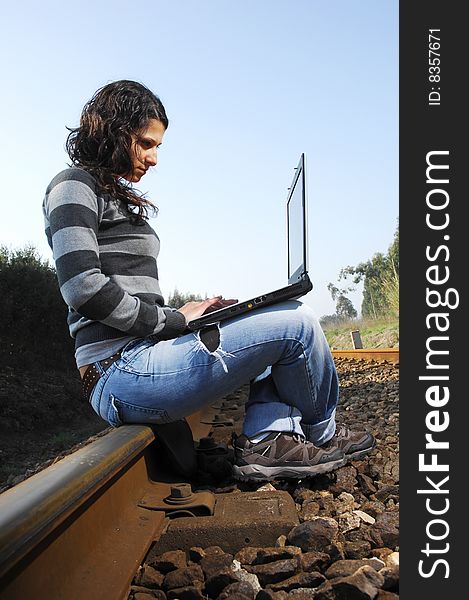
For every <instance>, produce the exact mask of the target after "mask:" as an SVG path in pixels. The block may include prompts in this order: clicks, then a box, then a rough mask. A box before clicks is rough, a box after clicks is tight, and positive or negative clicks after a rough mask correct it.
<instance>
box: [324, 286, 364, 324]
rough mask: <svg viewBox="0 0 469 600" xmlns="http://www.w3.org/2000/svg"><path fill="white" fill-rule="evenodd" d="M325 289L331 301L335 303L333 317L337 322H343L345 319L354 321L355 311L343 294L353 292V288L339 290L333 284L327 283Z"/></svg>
mask: <svg viewBox="0 0 469 600" xmlns="http://www.w3.org/2000/svg"><path fill="white" fill-rule="evenodd" d="M327 289H328V290H329V292H330V293H331V296H332V300H333V301H334V302H335V303H336V305H335V316H336V317H337V320H339V321H345V320H347V319H356V317H357V311H356V310H355V308H354V306H353V304H352V302H351V301H350V300H349V298H347V296H346V295H345V294H347V293H348V292H353V290H354V288H353V287H348V288H343V289H339V288H338V287H336V286H335V285H334V284H333V283H329V284H328V286H327Z"/></svg>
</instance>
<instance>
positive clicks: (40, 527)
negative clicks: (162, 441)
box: [0, 425, 155, 577]
mask: <svg viewBox="0 0 469 600" xmlns="http://www.w3.org/2000/svg"><path fill="white" fill-rule="evenodd" d="M154 439H155V436H154V433H153V431H152V430H151V428H150V427H147V426H144V425H124V426H122V427H119V428H117V429H114V430H112V431H110V432H109V433H108V434H106V435H104V436H103V437H102V438H99V439H97V440H96V441H94V442H92V443H90V444H89V445H87V446H85V447H83V448H81V449H80V450H78V451H76V452H74V453H72V454H70V455H68V456H66V457H65V458H63V459H62V460H60V461H58V462H57V463H55V464H53V465H51V466H49V467H47V468H46V469H44V470H43V471H40V472H39V473H37V474H36V475H33V476H32V477H30V478H29V479H26V480H25V481H23V482H21V483H19V484H18V485H16V486H14V487H12V488H10V489H9V490H6V491H5V492H3V493H2V494H1V495H0V557H1V559H0V577H1V576H2V575H3V574H4V573H5V572H6V571H7V570H8V569H9V568H11V566H12V565H13V564H15V563H16V562H17V561H18V560H20V559H21V558H22V557H23V556H24V555H25V554H26V553H27V552H28V551H29V550H30V549H31V548H33V547H34V546H35V545H36V544H37V543H38V542H39V541H40V540H42V539H43V538H44V537H45V536H47V535H48V534H49V533H50V532H51V531H52V530H53V529H55V528H56V527H57V526H58V525H60V523H62V522H63V521H64V520H65V519H66V518H67V517H68V516H69V515H70V514H71V513H72V512H74V511H75V510H76V509H77V508H78V507H80V506H81V505H83V504H84V503H85V502H86V501H87V500H88V498H90V496H91V495H92V494H93V493H95V492H96V491H97V490H98V489H99V488H100V487H102V486H104V485H105V484H106V483H107V482H108V481H109V480H110V479H111V478H112V477H113V476H115V475H116V474H117V473H119V472H120V471H121V470H122V468H123V467H125V465H127V464H129V463H131V462H132V461H133V460H134V459H135V458H136V457H138V456H139V455H141V454H142V453H143V451H144V450H145V448H146V447H147V446H149V445H150V444H151V443H152V442H153V441H154Z"/></svg>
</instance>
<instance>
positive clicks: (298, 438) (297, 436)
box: [292, 433, 308, 444]
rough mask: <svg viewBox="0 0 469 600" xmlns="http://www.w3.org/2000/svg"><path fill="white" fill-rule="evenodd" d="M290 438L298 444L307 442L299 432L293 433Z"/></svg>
mask: <svg viewBox="0 0 469 600" xmlns="http://www.w3.org/2000/svg"><path fill="white" fill-rule="evenodd" d="M292 438H293V439H294V440H295V442H298V443H299V444H307V443H308V442H307V440H306V438H305V437H304V436H303V435H301V434H299V433H293V434H292Z"/></svg>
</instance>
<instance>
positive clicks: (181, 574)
mask: <svg viewBox="0 0 469 600" xmlns="http://www.w3.org/2000/svg"><path fill="white" fill-rule="evenodd" d="M197 581H199V582H202V583H203V581H204V574H203V571H202V569H201V568H200V567H199V565H192V566H190V567H184V568H182V569H176V570H175V571H170V572H169V573H167V574H166V575H165V578H164V581H163V589H164V590H165V591H167V590H172V589H175V588H184V587H188V586H194V584H195V582H197Z"/></svg>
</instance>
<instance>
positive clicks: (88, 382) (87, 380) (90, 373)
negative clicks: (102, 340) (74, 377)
mask: <svg viewBox="0 0 469 600" xmlns="http://www.w3.org/2000/svg"><path fill="white" fill-rule="evenodd" d="M120 357H121V352H120V351H119V352H115V353H114V354H113V355H112V356H109V358H105V359H104V360H100V361H98V362H99V364H100V365H101V366H102V368H103V370H104V371H106V370H107V369H109V367H110V366H111V365H112V363H115V362H116V360H118V359H119V358H120ZM100 377H101V373H100V372H99V370H98V368H97V366H96V363H93V364H91V365H90V366H89V367H88V368H87V369H86V371H85V372H84V374H83V380H82V383H83V400H86V402H89V401H90V398H91V394H92V393H93V389H94V386H95V385H96V382H97V381H98V379H99V378H100Z"/></svg>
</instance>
